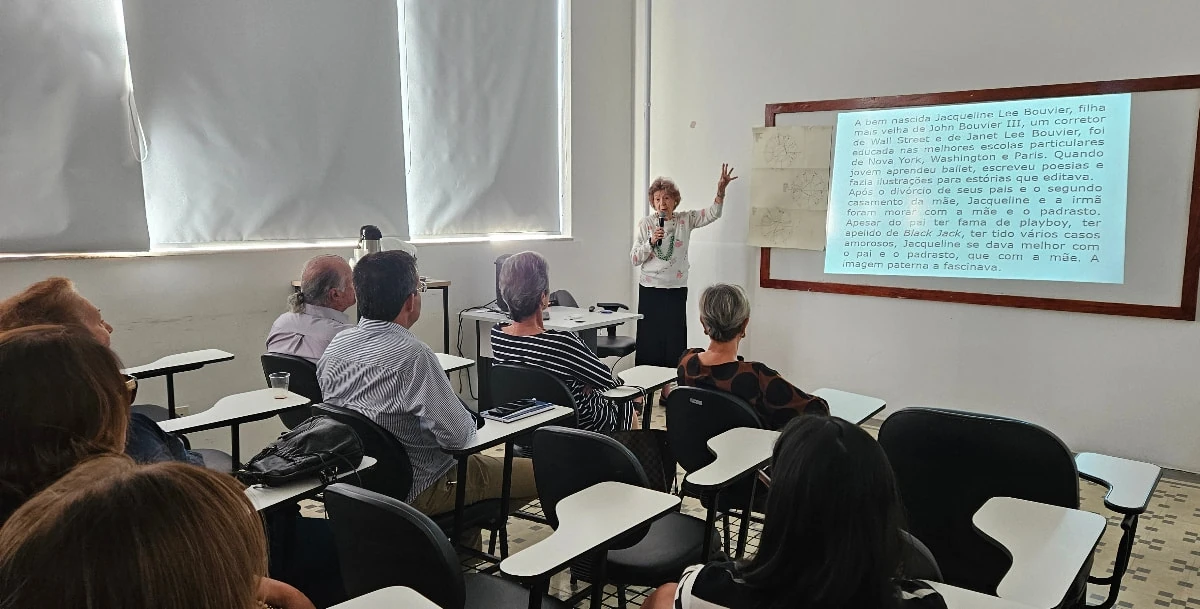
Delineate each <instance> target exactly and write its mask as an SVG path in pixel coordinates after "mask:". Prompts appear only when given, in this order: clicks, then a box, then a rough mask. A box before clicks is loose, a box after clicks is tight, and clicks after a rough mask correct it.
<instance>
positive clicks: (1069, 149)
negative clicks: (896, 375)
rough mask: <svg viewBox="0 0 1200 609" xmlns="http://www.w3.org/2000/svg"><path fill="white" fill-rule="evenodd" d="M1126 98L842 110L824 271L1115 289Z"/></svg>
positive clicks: (1120, 272)
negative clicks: (1106, 285) (1112, 286)
mask: <svg viewBox="0 0 1200 609" xmlns="http://www.w3.org/2000/svg"><path fill="white" fill-rule="evenodd" d="M1129 105H1130V95H1129V94H1116V95H1091V96H1085V97H1063V98H1053V99H1033V100H1021V101H1012V102H988V103H976V104H958V105H950V106H930V107H919V108H897V109H889V110H871V111H861V112H845V113H842V114H840V115H839V116H838V121H837V131H836V136H835V138H836V139H835V144H834V154H833V171H832V177H831V180H830V186H829V212H828V213H829V216H828V225H827V235H828V237H827V241H826V254H825V272H826V273H842V274H867V275H908V276H931V277H967V278H990V279H1040V280H1049V281H1080V282H1095V283H1122V282H1123V281H1124V267H1125V265H1124V261H1125V205H1126V182H1127V180H1128V165H1129Z"/></svg>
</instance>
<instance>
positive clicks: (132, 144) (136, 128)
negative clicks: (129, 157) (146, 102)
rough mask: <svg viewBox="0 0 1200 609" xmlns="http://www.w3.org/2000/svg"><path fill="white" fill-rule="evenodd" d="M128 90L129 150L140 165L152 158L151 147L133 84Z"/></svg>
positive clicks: (126, 103) (126, 97)
mask: <svg viewBox="0 0 1200 609" xmlns="http://www.w3.org/2000/svg"><path fill="white" fill-rule="evenodd" d="M127 69H128V68H127ZM126 82H127V83H128V82H129V81H126ZM128 90H129V95H126V96H125V105H126V107H128V108H129V149H130V151H132V152H133V158H134V159H136V160H137V162H138V163H145V162H146V159H148V158H150V146H149V145H148V144H147V143H146V132H145V131H144V130H143V129H142V115H141V114H140V113H139V112H138V109H137V98H136V97H134V94H133V85H132V84H130V85H129V89H128Z"/></svg>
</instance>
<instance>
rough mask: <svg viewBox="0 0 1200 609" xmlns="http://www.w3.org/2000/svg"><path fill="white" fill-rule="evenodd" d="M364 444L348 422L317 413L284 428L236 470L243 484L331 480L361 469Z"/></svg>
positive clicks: (327, 481) (326, 482)
mask: <svg viewBox="0 0 1200 609" xmlns="http://www.w3.org/2000/svg"><path fill="white" fill-rule="evenodd" d="M362 458H363V444H362V440H360V439H359V437H358V434H357V433H355V432H354V429H352V428H351V427H350V426H349V425H346V424H345V423H339V422H337V421H335V420H333V419H331V418H329V417H327V416H324V415H317V416H314V417H311V418H309V419H308V420H307V421H305V422H303V423H301V424H299V425H297V426H295V427H293V428H292V429H291V430H290V431H287V432H284V433H283V435H281V436H279V439H278V440H276V441H274V442H272V443H271V444H269V445H267V447H266V448H264V449H263V450H262V452H260V453H258V454H257V455H254V458H253V459H250V462H249V463H247V464H246V465H244V466H242V468H241V469H239V470H238V471H237V473H236V474H235V475H236V476H237V479H238V480H241V481H242V483H243V484H248V485H254V484H264V485H266V486H281V485H284V484H287V483H289V482H294V481H297V480H306V479H313V478H319V479H320V480H321V482H322V483H324V484H329V483H330V482H332V481H333V480H334V479H335V478H337V477H338V476H339V475H341V474H344V473H346V472H352V471H354V470H355V469H358V466H359V465H360V464H361V463H362Z"/></svg>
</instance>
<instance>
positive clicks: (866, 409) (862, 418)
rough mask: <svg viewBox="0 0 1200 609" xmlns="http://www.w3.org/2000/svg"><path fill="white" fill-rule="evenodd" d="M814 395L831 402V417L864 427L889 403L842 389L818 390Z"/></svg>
mask: <svg viewBox="0 0 1200 609" xmlns="http://www.w3.org/2000/svg"><path fill="white" fill-rule="evenodd" d="M813 395H815V396H819V397H822V398H825V401H826V402H829V414H830V415H831V416H835V417H838V418H839V419H845V420H847V421H850V422H851V423H854V424H855V425H862V424H863V423H865V422H866V421H867V420H869V419H870V418H871V417H873V416H875V415H876V414H878V413H879V412H880V411H881V410H883V409H884V408H885V407H887V402H884V401H883V400H881V399H879V398H873V397H871V396H868V395H859V394H857V393H850V392H849V391H841V390H840V389H828V388H826V389H818V390H816V391H814V392H813Z"/></svg>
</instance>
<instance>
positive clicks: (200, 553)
mask: <svg viewBox="0 0 1200 609" xmlns="http://www.w3.org/2000/svg"><path fill="white" fill-rule="evenodd" d="M130 506H136V509H131V507H130ZM266 574H267V546H266V539H265V538H264V537H263V530H262V525H261V524H260V523H259V517H258V514H257V513H256V512H255V511H254V507H253V506H251V504H250V500H249V499H247V498H246V495H245V494H244V493H243V492H242V489H241V487H240V486H239V485H238V483H237V482H236V481H235V480H234V479H233V478H231V477H229V476H225V475H221V474H218V473H215V472H211V471H208V470H205V469H203V468H199V467H191V466H188V465H183V464H180V463H160V464H157V465H147V466H139V465H135V464H134V463H133V461H131V460H130V459H129V458H128V457H125V456H122V455H118V454H112V453H110V454H106V455H102V456H97V457H92V458H89V459H87V460H85V461H83V462H82V463H80V464H79V465H77V466H76V467H75V468H74V469H72V470H70V471H69V472H68V473H66V475H64V476H63V477H62V478H60V479H59V480H58V481H57V482H55V483H54V484H52V485H51V486H50V487H49V488H47V489H46V490H44V491H42V492H40V493H38V494H37V495H35V496H34V497H33V498H32V499H30V500H29V501H27V502H26V503H25V505H24V506H22V507H21V508H20V509H18V510H17V511H16V513H15V514H13V515H12V517H11V518H9V520H8V523H7V524H6V525H5V526H4V527H3V528H2V529H0V599H2V600H0V604H2V605H3V606H4V607H14V608H16V607H88V608H89V609H163V608H165V607H171V608H172V609H212V608H215V607H220V608H222V609H255V608H256V607H260V606H261V605H259V603H260V602H266V603H268V604H269V605H271V606H274V607H280V608H286V609H313V604H312V603H311V602H309V600H308V599H307V598H305V597H304V595H303V594H300V593H299V592H298V591H297V590H296V589H295V588H292V587H290V586H286V585H282V584H279V582H275V581H273V580H270V579H267V577H266Z"/></svg>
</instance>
